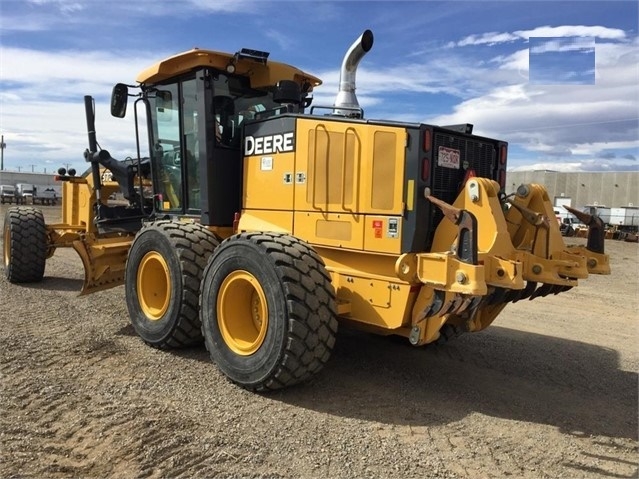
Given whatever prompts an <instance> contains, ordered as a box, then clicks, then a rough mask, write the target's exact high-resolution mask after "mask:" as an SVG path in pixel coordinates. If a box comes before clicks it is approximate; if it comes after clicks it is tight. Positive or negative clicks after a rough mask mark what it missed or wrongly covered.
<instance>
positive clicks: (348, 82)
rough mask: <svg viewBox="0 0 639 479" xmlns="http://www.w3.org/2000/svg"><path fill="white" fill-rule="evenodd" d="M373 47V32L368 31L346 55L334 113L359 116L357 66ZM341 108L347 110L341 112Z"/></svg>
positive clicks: (340, 75)
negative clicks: (356, 86) (356, 82)
mask: <svg viewBox="0 0 639 479" xmlns="http://www.w3.org/2000/svg"><path fill="white" fill-rule="evenodd" d="M372 47H373V32H371V31H370V30H366V31H365V32H364V33H362V35H361V36H360V37H359V38H358V39H357V40H355V43H353V44H352V45H351V47H350V48H349V49H348V51H347V52H346V55H344V60H342V69H341V70H340V74H339V91H338V93H337V98H335V103H334V104H333V107H334V113H335V114H336V115H344V116H359V115H360V114H361V112H360V111H357V109H358V108H359V103H358V102H357V97H356V96H355V74H356V73H357V65H359V62H360V60H361V59H362V58H363V57H364V55H366V53H368V51H369V50H370V49H371V48H372ZM341 108H346V109H344V110H341Z"/></svg>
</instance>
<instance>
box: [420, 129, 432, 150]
mask: <svg viewBox="0 0 639 479" xmlns="http://www.w3.org/2000/svg"><path fill="white" fill-rule="evenodd" d="M432 147H433V132H432V131H431V130H428V129H426V130H424V139H423V143H422V148H424V151H425V152H429V151H430V149H431V148H432Z"/></svg>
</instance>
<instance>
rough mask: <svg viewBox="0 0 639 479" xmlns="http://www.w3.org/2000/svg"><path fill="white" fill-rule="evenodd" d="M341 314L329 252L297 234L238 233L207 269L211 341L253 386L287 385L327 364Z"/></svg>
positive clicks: (221, 363) (226, 369) (235, 375)
mask: <svg viewBox="0 0 639 479" xmlns="http://www.w3.org/2000/svg"><path fill="white" fill-rule="evenodd" d="M336 316H337V315H336V306H335V292H334V289H333V286H332V285H331V280H330V276H329V275H328V273H327V272H326V269H325V267H324V264H323V262H322V260H321V259H320V258H319V256H318V255H317V254H316V253H315V251H314V250H313V249H312V248H311V247H310V246H308V245H307V244H306V243H304V242H302V241H300V240H298V239H297V238H294V237H292V236H289V235H285V234H277V233H244V234H239V235H236V236H233V237H230V238H229V239H227V240H226V241H224V242H223V243H222V244H221V245H220V246H219V248H217V250H216V251H215V254H214V255H213V256H212V257H211V258H210V260H209V262H208V265H207V267H206V270H205V271H204V277H203V281H202V291H201V301H200V320H201V322H202V330H203V334H204V338H205V344H206V347H207V349H208V351H209V353H210V355H211V359H212V360H213V362H215V363H216V364H217V366H218V367H219V369H220V370H221V371H222V372H223V373H224V374H225V375H226V376H227V377H228V378H229V379H231V380H232V381H233V382H235V383H237V384H239V385H241V386H243V387H245V388H247V389H250V390H255V391H267V390H273V389H279V388H283V387H286V386H291V385H293V384H296V383H299V382H302V381H305V380H306V379H308V378H310V377H311V376H313V375H314V374H316V373H317V372H319V371H320V370H321V369H322V368H323V366H324V364H325V363H326V362H327V361H328V359H329V357H330V355H331V351H332V349H333V346H334V344H335V334H336V331H337V319H336Z"/></svg>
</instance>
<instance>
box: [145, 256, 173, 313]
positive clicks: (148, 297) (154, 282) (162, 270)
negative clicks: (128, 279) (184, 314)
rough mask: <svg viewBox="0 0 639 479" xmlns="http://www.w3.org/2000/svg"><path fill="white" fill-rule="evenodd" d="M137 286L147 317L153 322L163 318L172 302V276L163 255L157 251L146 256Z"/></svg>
mask: <svg viewBox="0 0 639 479" xmlns="http://www.w3.org/2000/svg"><path fill="white" fill-rule="evenodd" d="M136 286H137V292H138V300H139V302H140V307H141V308H142V312H143V313H144V314H145V315H146V317H147V318H149V319H150V320H151V321H157V320H158V319H160V318H162V316H164V313H166V310H167V309H168V307H169V302H170V301H171V276H170V275H169V267H168V265H167V264H166V261H165V260H164V258H163V257H162V255H160V254H159V253H156V252H155V251H151V252H149V253H147V254H145V255H144V258H142V261H140V266H139V267H138V277H137V281H136Z"/></svg>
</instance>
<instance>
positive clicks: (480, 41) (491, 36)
mask: <svg viewBox="0 0 639 479" xmlns="http://www.w3.org/2000/svg"><path fill="white" fill-rule="evenodd" d="M530 37H591V38H594V37H596V38H601V39H609V40H623V39H625V38H626V32H624V31H623V30H620V29H618V28H607V27H602V26H585V25H563V26H558V27H551V26H543V27H537V28H533V29H531V30H518V31H516V32H512V33H504V32H490V33H483V34H480V35H469V36H467V37H465V38H462V39H461V40H459V41H457V42H451V43H449V44H448V45H447V46H449V47H452V46H457V47H466V46H469V45H496V44H499V43H508V42H514V41H516V40H528V39H529V38H530Z"/></svg>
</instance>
